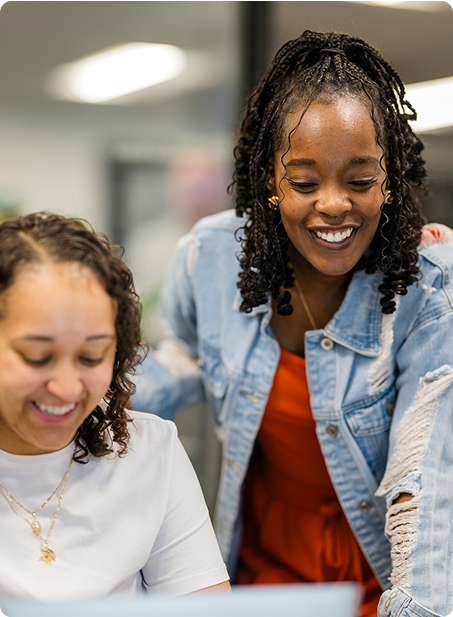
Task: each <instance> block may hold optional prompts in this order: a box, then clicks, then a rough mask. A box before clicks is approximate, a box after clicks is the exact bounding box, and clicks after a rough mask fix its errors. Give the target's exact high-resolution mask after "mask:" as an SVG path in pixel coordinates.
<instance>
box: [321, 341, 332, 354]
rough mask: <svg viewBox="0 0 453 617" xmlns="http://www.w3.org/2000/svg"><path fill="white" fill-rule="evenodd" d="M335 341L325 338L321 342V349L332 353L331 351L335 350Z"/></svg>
mask: <svg viewBox="0 0 453 617" xmlns="http://www.w3.org/2000/svg"><path fill="white" fill-rule="evenodd" d="M333 345H334V343H333V341H331V340H330V338H323V339H322V341H321V347H322V348H323V349H324V351H330V350H331V349H333Z"/></svg>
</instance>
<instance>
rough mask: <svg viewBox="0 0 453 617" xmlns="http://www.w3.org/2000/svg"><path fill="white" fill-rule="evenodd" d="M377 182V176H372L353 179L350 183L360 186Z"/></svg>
mask: <svg viewBox="0 0 453 617" xmlns="http://www.w3.org/2000/svg"><path fill="white" fill-rule="evenodd" d="M375 182H377V178H371V179H370V180H353V181H352V182H350V183H349V184H352V185H353V186H358V187H365V186H370V185H372V184H374V183H375Z"/></svg>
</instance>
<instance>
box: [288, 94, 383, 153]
mask: <svg viewBox="0 0 453 617" xmlns="http://www.w3.org/2000/svg"><path fill="white" fill-rule="evenodd" d="M294 147H298V148H300V147H304V148H306V149H308V150H310V149H313V150H315V149H320V148H324V149H331V148H335V149H338V148H339V147H340V148H348V150H350V149H353V150H356V151H357V154H358V153H359V151H362V150H369V149H371V150H378V149H379V146H378V143H377V136H376V127H375V124H374V122H373V119H372V117H371V113H370V110H369V108H368V107H367V105H366V104H365V103H364V102H363V101H362V100H360V99H359V98H353V97H341V98H336V99H334V100H328V101H323V100H321V101H311V102H310V103H309V104H308V105H301V107H300V108H299V109H298V110H296V111H294V112H292V113H289V114H288V116H287V118H286V123H285V139H284V143H283V144H282V146H281V148H280V154H281V153H282V152H283V153H284V152H286V151H287V150H288V149H292V148H294Z"/></svg>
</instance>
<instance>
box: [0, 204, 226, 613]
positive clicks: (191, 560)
mask: <svg viewBox="0 0 453 617" xmlns="http://www.w3.org/2000/svg"><path fill="white" fill-rule="evenodd" d="M141 352H142V345H141V339H140V313H139V305H138V298H137V296H136V294H135V293H134V290H133V282H132V276H131V273H130V271H129V270H128V268H127V267H126V266H125V265H124V263H123V262H122V260H121V258H120V256H119V255H118V253H117V252H115V250H113V249H112V248H111V247H110V245H109V243H108V241H107V240H106V239H105V238H104V237H103V236H100V235H97V234H95V233H94V232H92V231H91V230H89V229H88V228H87V227H86V226H85V225H84V224H82V223H81V222H79V221H77V220H74V219H66V218H64V217H60V216H57V215H54V214H48V213H38V214H31V215H28V216H24V217H18V218H16V219H11V220H9V221H6V222H4V223H3V224H2V225H0V366H1V371H0V492H1V496H0V521H1V524H0V600H1V599H3V598H5V597H10V596H15V597H23V598H29V599H37V600H43V601H50V600H69V599H74V598H80V597H89V596H95V595H102V594H109V593H111V592H115V591H120V592H135V593H137V592H141V591H142V590H148V589H151V590H153V591H154V590H156V591H163V592H167V593H171V594H174V595H180V594H187V593H193V592H196V591H199V590H202V589H206V588H218V589H224V588H228V587H229V584H228V582H226V581H227V579H228V575H227V572H226V569H225V566H224V564H223V561H222V559H221V557H220V553H219V550H218V547H217V543H216V540H215V537H214V534H213V531H212V527H211V523H210V520H209V516H208V512H207V509H206V505H205V503H204V500H203V497H202V494H201V491H200V487H199V484H198V481H197V479H196V477H195V474H194V471H193V469H192V467H191V465H190V463H189V461H188V459H187V456H186V454H185V453H184V451H183V449H182V446H181V444H180V442H179V441H178V438H177V435H176V428H175V426H174V424H173V423H171V422H167V421H164V420H161V419H159V418H157V417H155V416H152V415H149V414H140V413H135V412H126V406H127V404H128V401H129V397H130V394H131V392H132V391H133V386H132V383H131V381H130V378H129V375H130V373H131V372H132V371H133V368H134V366H135V365H136V363H137V362H138V361H139V360H140V357H141V355H142V353H141Z"/></svg>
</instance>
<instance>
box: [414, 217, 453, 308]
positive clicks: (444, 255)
mask: <svg viewBox="0 0 453 617" xmlns="http://www.w3.org/2000/svg"><path fill="white" fill-rule="evenodd" d="M418 252H419V255H420V270H421V272H422V277H423V278H424V279H426V281H425V282H434V280H437V281H438V283H439V285H441V286H442V287H444V288H445V289H446V290H447V291H449V292H450V293H452V294H453V288H452V275H453V230H451V229H450V228H449V227H447V226H446V225H441V224H440V223H430V224H429V225H425V227H423V231H422V238H421V242H420V245H419V249H418ZM423 282H424V281H423V280H422V283H423ZM452 297H453V296H452Z"/></svg>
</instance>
